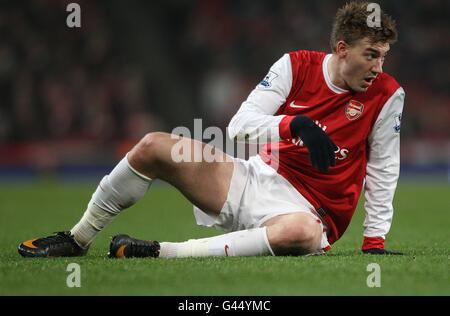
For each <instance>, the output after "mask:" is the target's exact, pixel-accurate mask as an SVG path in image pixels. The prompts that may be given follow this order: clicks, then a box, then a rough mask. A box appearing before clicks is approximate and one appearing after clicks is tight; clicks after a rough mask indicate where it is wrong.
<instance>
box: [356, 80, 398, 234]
mask: <svg viewBox="0 0 450 316" xmlns="http://www.w3.org/2000/svg"><path fill="white" fill-rule="evenodd" d="M404 99H405V92H404V91H403V89H402V88H399V89H398V90H397V91H396V92H395V93H394V94H393V95H392V96H391V97H390V98H389V100H388V101H387V102H386V103H385V105H384V106H383V109H382V110H381V112H380V114H379V115H378V118H377V121H376V122H375V125H374V127H373V130H372V132H371V134H370V136H369V139H368V144H369V158H368V162H367V168H366V181H365V187H364V189H365V192H364V197H365V204H364V208H365V221H364V236H365V237H382V238H385V236H386V234H387V233H388V232H389V229H390V228H391V223H392V216H393V213H394V209H393V206H392V201H393V199H394V193H395V189H396V187H397V180H398V176H399V172H400V123H401V117H402V110H403V103H404Z"/></svg>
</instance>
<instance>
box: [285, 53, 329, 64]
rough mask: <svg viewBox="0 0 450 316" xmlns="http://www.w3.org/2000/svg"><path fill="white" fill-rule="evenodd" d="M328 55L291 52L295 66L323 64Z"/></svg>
mask: <svg viewBox="0 0 450 316" xmlns="http://www.w3.org/2000/svg"><path fill="white" fill-rule="evenodd" d="M326 55H327V54H326V53H324V52H318V51H312V50H297V51H293V52H289V56H290V58H291V62H292V63H293V64H297V63H298V64H320V65H321V64H322V62H323V59H324V58H325V56H326Z"/></svg>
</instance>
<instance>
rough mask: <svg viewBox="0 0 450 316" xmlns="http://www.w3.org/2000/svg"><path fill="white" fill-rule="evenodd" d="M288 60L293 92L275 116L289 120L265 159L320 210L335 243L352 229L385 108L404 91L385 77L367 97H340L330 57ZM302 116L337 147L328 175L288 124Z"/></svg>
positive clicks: (304, 54)
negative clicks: (370, 142) (374, 133)
mask: <svg viewBox="0 0 450 316" xmlns="http://www.w3.org/2000/svg"><path fill="white" fill-rule="evenodd" d="M289 56H290V61H291V66H292V86H291V90H290V92H289V95H288V96H287V98H286V101H285V102H284V104H282V105H281V106H280V107H279V109H278V111H277V112H276V113H275V115H276V116H278V115H285V117H283V119H282V120H281V122H280V124H279V136H280V139H281V140H280V141H279V142H276V143H270V144H267V145H265V146H264V148H263V150H262V151H261V153H260V155H261V157H262V159H263V160H264V161H265V162H266V163H267V164H269V165H271V166H272V167H274V168H275V169H276V170H277V171H278V172H279V173H280V174H281V175H282V176H284V177H285V178H286V179H287V180H288V181H289V182H290V183H291V184H292V185H293V186H294V187H295V188H296V189H297V190H298V191H299V192H300V193H301V194H302V195H303V196H304V197H305V198H307V199H308V200H309V201H310V202H311V204H312V205H313V206H314V207H315V208H316V210H318V212H319V214H321V215H322V217H323V218H324V220H325V221H326V223H327V225H328V227H329V231H328V239H329V242H330V243H333V242H335V241H336V240H338V239H339V238H340V237H341V236H342V234H343V233H344V232H345V230H346V229H347V227H348V225H349V223H350V220H351V218H352V216H353V214H354V212H355V209H356V206H357V203H358V199H359V197H360V194H361V190H362V188H363V182H364V177H365V175H366V166H367V161H368V137H369V135H370V133H371V132H372V128H373V126H374V124H375V122H376V120H377V118H378V117H379V114H380V111H381V110H382V109H383V106H384V105H385V104H386V102H387V101H388V99H389V98H391V96H392V95H393V94H394V93H395V92H396V91H397V90H398V89H399V88H400V86H399V84H398V83H397V82H396V81H395V80H394V79H393V78H392V77H391V76H389V75H388V74H386V73H381V74H380V75H378V77H377V78H376V79H375V80H374V81H373V82H372V85H371V86H370V87H369V89H368V90H367V91H365V92H353V91H342V93H336V91H333V89H332V88H330V83H329V82H326V81H327V78H325V76H326V73H327V71H326V69H325V71H324V70H323V65H324V64H325V63H324V58H325V57H326V56H327V55H326V54H325V53H321V52H312V51H296V52H292V53H290V54H289ZM328 56H330V55H328ZM324 73H325V74H324ZM266 78H268V77H266ZM298 114H300V115H304V116H307V117H309V118H310V119H312V120H314V121H316V123H317V124H319V126H320V127H322V129H323V130H324V131H325V132H326V133H327V134H328V136H329V137H330V138H331V139H332V140H333V142H334V143H335V144H336V145H337V146H338V150H337V151H336V166H334V167H330V169H329V172H328V173H321V172H319V171H318V170H317V169H316V168H314V167H312V165H311V161H310V157H309V153H308V150H307V148H306V147H305V146H303V144H302V142H301V140H299V139H292V137H291V135H290V130H289V124H290V122H291V120H292V119H293V118H294V117H295V115H298Z"/></svg>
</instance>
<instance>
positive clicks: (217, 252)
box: [159, 227, 274, 258]
mask: <svg viewBox="0 0 450 316" xmlns="http://www.w3.org/2000/svg"><path fill="white" fill-rule="evenodd" d="M160 245H161V249H160V252H159V256H160V257H161V258H186V257H209V256H265V255H272V256H273V255H274V253H273V251H272V248H271V247H270V244H269V240H268V239H267V233H266V227H260V228H253V229H248V230H240V231H236V232H232V233H228V234H223V235H219V236H215V237H210V238H202V239H190V240H188V241H185V242H162V243H161V244H160Z"/></svg>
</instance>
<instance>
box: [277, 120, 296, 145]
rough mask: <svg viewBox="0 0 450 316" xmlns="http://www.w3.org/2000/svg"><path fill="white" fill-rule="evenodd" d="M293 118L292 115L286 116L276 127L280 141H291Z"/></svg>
mask: <svg viewBox="0 0 450 316" xmlns="http://www.w3.org/2000/svg"><path fill="white" fill-rule="evenodd" d="M294 118H295V116H293V115H286V116H285V117H284V118H283V119H282V120H281V121H280V124H279V125H278V132H279V134H280V138H281V139H291V138H292V135H291V122H292V120H293V119H294Z"/></svg>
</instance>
